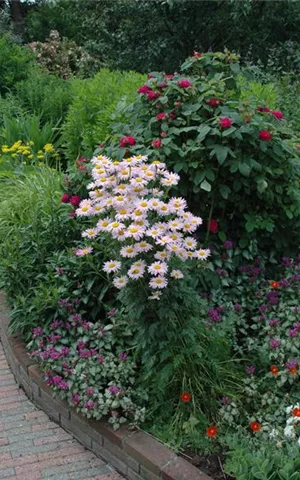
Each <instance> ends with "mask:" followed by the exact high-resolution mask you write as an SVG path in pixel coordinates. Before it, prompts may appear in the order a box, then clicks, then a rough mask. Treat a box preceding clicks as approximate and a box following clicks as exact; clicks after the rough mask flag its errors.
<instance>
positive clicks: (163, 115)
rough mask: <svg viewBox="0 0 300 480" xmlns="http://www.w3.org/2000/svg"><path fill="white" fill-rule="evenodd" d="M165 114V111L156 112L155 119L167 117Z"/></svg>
mask: <svg viewBox="0 0 300 480" xmlns="http://www.w3.org/2000/svg"><path fill="white" fill-rule="evenodd" d="M167 116H168V115H167V114H166V113H158V114H157V115H156V118H157V120H164V119H165V118H167Z"/></svg>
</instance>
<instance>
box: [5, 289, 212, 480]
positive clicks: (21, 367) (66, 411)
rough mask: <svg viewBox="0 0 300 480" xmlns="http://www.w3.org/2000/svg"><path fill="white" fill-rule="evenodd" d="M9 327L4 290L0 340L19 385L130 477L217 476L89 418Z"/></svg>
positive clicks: (199, 479) (204, 479)
mask: <svg viewBox="0 0 300 480" xmlns="http://www.w3.org/2000/svg"><path fill="white" fill-rule="evenodd" d="M8 325H9V310H8V307H7V306H6V303H5V296H4V294H0V339H1V341H2V344H3V348H4V351H5V354H6V356H7V360H8V363H9V365H10V368H11V370H12V372H13V374H14V376H15V378H16V381H17V383H18V384H19V385H20V386H21V387H22V388H23V389H24V390H25V392H26V393H27V395H28V397H29V398H30V399H31V400H32V401H33V402H34V403H35V404H36V405H37V406H39V407H40V408H41V409H42V410H44V412H45V413H47V415H49V417H50V418H51V419H52V420H54V421H55V422H57V423H58V424H59V425H61V426H62V427H63V428H64V429H65V430H67V431H68V432H70V433H71V434H72V435H73V436H74V437H75V438H76V439H77V440H79V442H80V443H82V444H83V445H84V446H85V447H86V448H88V449H89V450H91V451H92V452H94V453H95V454H96V455H98V456H99V457H101V458H103V459H104V460H105V461H107V462H109V463H111V464H112V465H113V466H114V467H115V468H116V469H117V470H118V471H119V472H120V473H122V474H123V475H125V476H126V477H127V478H128V479H130V480H131V479H132V480H142V479H145V480H148V479H151V480H156V479H157V480H158V479H159V478H162V479H164V480H212V477H208V476H207V475H206V474H205V473H202V472H201V471H200V470H198V469H197V468H195V467H194V466H193V465H191V464H190V463H189V462H187V461H186V460H184V459H183V458H181V457H179V456H177V455H176V454H175V453H174V452H172V450H170V449H169V448H167V447H165V446H164V445H163V444H162V443H160V442H159V441H158V440H156V439H155V438H153V437H152V436H151V435H148V434H147V433H145V432H143V431H141V430H135V431H133V430H130V429H129V428H128V427H125V426H123V427H121V428H120V429H119V430H113V429H112V428H111V427H110V426H109V425H108V424H106V423H105V422H103V421H95V420H89V419H87V418H83V417H82V416H81V415H78V414H77V413H76V412H75V410H74V409H72V408H71V407H70V406H69V405H68V404H67V402H65V401H63V400H60V399H57V398H54V393H53V391H52V390H51V389H50V388H49V387H48V386H47V385H46V383H45V382H44V380H43V377H42V374H41V372H40V369H39V367H38V366H37V364H36V363H35V362H34V361H33V360H32V359H31V358H30V357H29V354H28V352H27V350H26V347H25V344H24V342H23V341H22V339H21V338H20V336H19V335H17V334H15V335H9V332H8ZM218 478H219V477H216V480H217V479H218Z"/></svg>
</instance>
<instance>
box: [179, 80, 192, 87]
mask: <svg viewBox="0 0 300 480" xmlns="http://www.w3.org/2000/svg"><path fill="white" fill-rule="evenodd" d="M177 85H178V87H180V88H189V87H191V86H192V82H191V81H190V80H184V79H182V80H178V82H177Z"/></svg>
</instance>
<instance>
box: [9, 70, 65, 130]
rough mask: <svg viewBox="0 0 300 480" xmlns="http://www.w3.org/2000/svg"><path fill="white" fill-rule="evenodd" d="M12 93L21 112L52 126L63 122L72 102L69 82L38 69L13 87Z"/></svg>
mask: <svg viewBox="0 0 300 480" xmlns="http://www.w3.org/2000/svg"><path fill="white" fill-rule="evenodd" d="M14 93H15V95H16V97H15V101H17V102H18V103H19V104H20V105H21V107H22V108H23V110H25V111H28V112H30V114H31V115H37V116H39V117H40V119H41V121H42V122H43V123H46V122H50V123H52V124H54V125H55V124H58V122H62V121H63V120H64V118H65V116H66V113H67V110H68V107H69V105H70V103H71V101H72V89H71V85H70V83H69V82H65V81H63V80H62V79H60V78H58V77H55V76H54V75H50V74H48V73H44V72H42V71H41V70H40V69H38V68H35V69H32V71H31V72H30V74H29V76H28V78H27V79H26V80H23V81H22V82H19V83H18V84H17V85H16V86H15V88H14ZM12 99H13V97H12ZM0 105H1V104H0ZM0 108H1V107H0ZM0 116H1V111H0Z"/></svg>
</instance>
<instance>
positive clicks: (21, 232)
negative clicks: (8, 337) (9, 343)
mask: <svg viewBox="0 0 300 480" xmlns="http://www.w3.org/2000/svg"><path fill="white" fill-rule="evenodd" d="M60 184H61V175H60V174H59V173H58V172H57V171H55V170H51V169H49V168H46V167H44V168H39V169H37V168H36V169H35V171H34V173H31V174H28V175H27V176H26V177H20V178H16V179H11V180H10V181H9V182H6V183H5V184H3V183H2V185H1V193H2V197H1V202H0V242H1V243H0V244H1V262H0V268H1V283H2V285H3V286H5V289H6V291H7V293H8V298H9V301H10V302H11V303H12V304H13V306H14V307H15V309H16V312H17V313H18V314H19V317H18V320H19V321H16V322H15V323H14V322H13V324H12V325H13V328H14V329H15V331H17V330H18V331H20V332H22V333H27V332H28V328H29V327H28V325H27V324H26V318H27V319H28V317H26V316H24V311H23V312H22V311H21V310H20V307H21V306H24V298H25V297H27V296H28V295H30V294H31V295H34V288H35V286H36V284H37V283H38V281H39V280H40V279H41V278H44V277H41V275H44V274H45V271H46V264H47V259H48V258H49V257H51V255H53V252H55V251H57V250H59V249H64V248H66V247H67V246H68V245H71V244H72V242H73V240H74V238H76V228H75V227H74V224H73V223H72V222H70V220H69V219H68V217H67V216H66V215H65V210H64V208H63V207H64V206H63V205H62V204H61V202H60V199H59V197H60V188H61V187H60ZM77 235H78V234H77ZM20 319H21V321H20ZM22 322H23V323H22ZM30 328H31V326H30Z"/></svg>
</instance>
